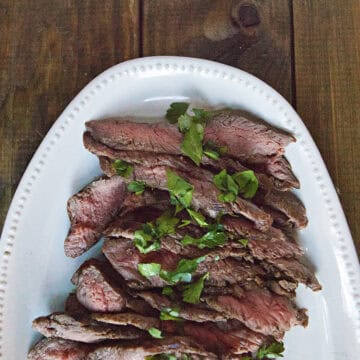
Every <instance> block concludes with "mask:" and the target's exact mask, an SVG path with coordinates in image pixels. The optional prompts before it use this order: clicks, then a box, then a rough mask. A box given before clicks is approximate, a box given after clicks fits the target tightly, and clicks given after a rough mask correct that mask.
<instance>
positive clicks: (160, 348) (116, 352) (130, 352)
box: [86, 336, 218, 360]
mask: <svg viewBox="0 0 360 360" xmlns="http://www.w3.org/2000/svg"><path fill="white" fill-rule="evenodd" d="M158 354H172V355H175V356H178V357H177V358H180V357H181V355H190V356H191V359H196V358H197V359H200V358H202V359H207V360H216V359H217V358H218V357H217V356H216V355H215V354H213V353H210V352H208V351H206V350H204V348H203V347H202V346H201V345H199V344H197V343H196V342H195V341H194V340H192V339H189V338H186V337H180V336H174V337H168V338H166V339H162V340H155V339H153V340H151V341H150V340H148V341H145V342H143V343H141V344H138V343H134V344H126V345H125V344H120V343H119V344H112V345H103V346H99V347H98V348H97V349H96V350H94V351H93V352H91V353H90V354H89V355H88V356H87V358H86V359H87V360H130V359H131V360H144V359H147V358H148V357H150V356H151V355H158ZM197 356H199V357H197Z"/></svg>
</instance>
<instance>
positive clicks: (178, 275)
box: [160, 256, 206, 285]
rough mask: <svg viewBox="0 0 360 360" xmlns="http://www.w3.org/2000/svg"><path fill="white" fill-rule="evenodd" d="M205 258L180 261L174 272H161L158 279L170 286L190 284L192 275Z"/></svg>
mask: <svg viewBox="0 0 360 360" xmlns="http://www.w3.org/2000/svg"><path fill="white" fill-rule="evenodd" d="M205 258H206V256H200V257H198V258H194V259H181V260H180V261H179V262H178V264H177V266H176V269H175V270H172V271H167V270H161V271H160V277H161V278H162V279H164V280H165V281H167V282H168V283H170V284H172V285H174V284H177V283H179V282H186V283H188V282H191V280H192V273H193V272H194V271H196V269H197V267H198V265H199V264H200V263H201V262H203V261H204V260H205Z"/></svg>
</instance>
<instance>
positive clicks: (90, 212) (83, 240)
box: [64, 176, 127, 257]
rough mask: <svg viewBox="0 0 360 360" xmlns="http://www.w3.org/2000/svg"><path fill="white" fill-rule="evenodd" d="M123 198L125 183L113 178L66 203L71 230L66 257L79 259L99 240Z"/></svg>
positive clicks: (66, 242) (101, 181) (78, 194)
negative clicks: (78, 257)
mask: <svg viewBox="0 0 360 360" xmlns="http://www.w3.org/2000/svg"><path fill="white" fill-rule="evenodd" d="M126 194H127V191H126V184H125V182H124V181H123V179H122V178H121V177H118V176H115V177H112V178H110V179H99V180H96V181H93V182H92V183H90V184H89V185H88V186H86V187H85V188H84V189H83V190H81V191H80V192H78V193H77V194H75V195H73V196H72V197H71V198H70V199H69V200H68V205H67V210H68V214H69V218H70V222H71V227H70V231H69V234H68V236H67V237H66V239H65V243H64V249H65V255H66V256H70V257H77V256H80V255H81V254H83V253H84V252H85V251H87V250H88V249H90V248H91V247H92V246H93V245H94V244H95V243H96V242H97V241H98V240H99V238H100V237H101V234H102V231H103V230H104V229H105V228H106V226H107V225H108V224H109V223H110V221H111V220H112V219H113V218H114V216H115V215H116V214H117V213H118V211H119V210H120V208H121V206H122V203H123V201H124V199H125V197H126Z"/></svg>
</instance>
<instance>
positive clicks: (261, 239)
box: [221, 216, 304, 260]
mask: <svg viewBox="0 0 360 360" xmlns="http://www.w3.org/2000/svg"><path fill="white" fill-rule="evenodd" d="M221 222H222V224H223V225H224V228H225V229H226V230H227V231H228V232H229V233H231V234H232V236H233V237H244V238H246V239H248V240H249V243H248V247H249V249H250V252H251V254H252V255H253V256H254V257H255V258H257V259H260V260H264V259H278V258H283V257H285V258H291V257H299V256H301V255H303V253H304V252H303V250H302V249H301V248H300V247H299V246H298V245H297V244H296V243H295V242H294V241H293V240H292V239H290V238H288V237H287V236H286V235H285V234H284V233H283V232H282V231H281V230H280V229H277V228H274V227H270V228H269V230H268V231H267V232H262V231H259V230H258V229H256V228H255V227H254V225H253V224H252V223H251V222H250V221H248V220H246V219H244V218H241V217H231V216H224V217H223V218H222V219H221Z"/></svg>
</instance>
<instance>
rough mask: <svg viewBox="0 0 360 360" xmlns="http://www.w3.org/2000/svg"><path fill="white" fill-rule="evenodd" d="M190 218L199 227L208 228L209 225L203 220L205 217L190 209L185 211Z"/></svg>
mask: <svg viewBox="0 0 360 360" xmlns="http://www.w3.org/2000/svg"><path fill="white" fill-rule="evenodd" d="M186 211H187V212H188V213H189V215H190V216H191V218H192V219H193V220H194V221H195V222H196V223H197V224H198V225H199V226H201V227H205V226H209V224H208V223H207V222H206V220H205V216H204V215H202V214H200V213H199V212H197V211H195V210H191V209H186Z"/></svg>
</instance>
